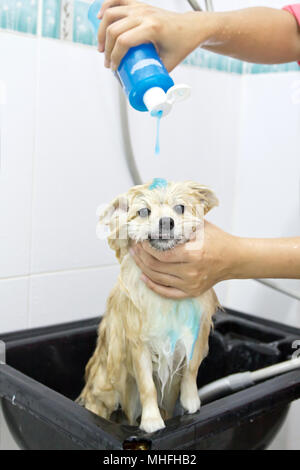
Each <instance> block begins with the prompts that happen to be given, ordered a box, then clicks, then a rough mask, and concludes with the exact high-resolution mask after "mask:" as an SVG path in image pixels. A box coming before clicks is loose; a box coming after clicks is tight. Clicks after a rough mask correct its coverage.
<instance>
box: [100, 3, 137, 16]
mask: <svg viewBox="0 0 300 470" xmlns="http://www.w3.org/2000/svg"><path fill="white" fill-rule="evenodd" d="M129 3H131V2H130V0H106V1H105V2H103V3H102V6H101V8H100V10H99V13H98V18H99V19H101V18H103V15H104V13H105V12H106V10H107V9H108V8H112V7H118V6H123V5H129Z"/></svg>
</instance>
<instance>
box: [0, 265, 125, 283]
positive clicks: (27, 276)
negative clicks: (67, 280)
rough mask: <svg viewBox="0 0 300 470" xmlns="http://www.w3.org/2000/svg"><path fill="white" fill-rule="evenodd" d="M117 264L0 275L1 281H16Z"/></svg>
mask: <svg viewBox="0 0 300 470" xmlns="http://www.w3.org/2000/svg"><path fill="white" fill-rule="evenodd" d="M115 266H119V264H118V263H108V264H102V265H97V266H85V267H81V268H72V269H59V270H56V271H40V272H37V273H28V274H20V275H16V276H8V277H0V282H1V281H15V280H22V279H29V280H30V279H32V278H34V277H39V276H54V275H56V274H68V273H77V272H81V271H83V272H85V271H97V270H99V269H105V268H113V267H115Z"/></svg>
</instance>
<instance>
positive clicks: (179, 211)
mask: <svg viewBox="0 0 300 470" xmlns="http://www.w3.org/2000/svg"><path fill="white" fill-rule="evenodd" d="M174 211H175V212H176V213H177V214H183V213H184V206H182V205H181V204H178V205H177V206H175V207H174Z"/></svg>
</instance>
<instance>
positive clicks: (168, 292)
mask: <svg viewBox="0 0 300 470" xmlns="http://www.w3.org/2000/svg"><path fill="white" fill-rule="evenodd" d="M141 279H142V281H144V283H145V284H146V286H147V287H149V289H151V290H152V291H153V292H155V293H156V294H158V295H161V296H162V297H166V298H168V299H177V300H178V299H186V298H187V297H188V295H187V294H186V293H185V292H183V291H181V290H180V289H175V288H173V287H165V286H161V285H159V284H156V283H155V282H153V281H151V279H149V278H148V277H147V276H145V275H142V276H141Z"/></svg>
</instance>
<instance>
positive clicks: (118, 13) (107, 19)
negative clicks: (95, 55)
mask: <svg viewBox="0 0 300 470" xmlns="http://www.w3.org/2000/svg"><path fill="white" fill-rule="evenodd" d="M126 16H127V10H126V8H125V7H116V8H111V9H109V10H107V11H106V13H105V15H104V16H103V19H102V21H101V23H100V26H99V30H98V45H99V50H100V52H103V51H104V48H105V39H106V30H107V28H108V27H109V26H110V25H111V24H112V23H114V22H115V21H118V20H121V19H122V18H124V17H126Z"/></svg>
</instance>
